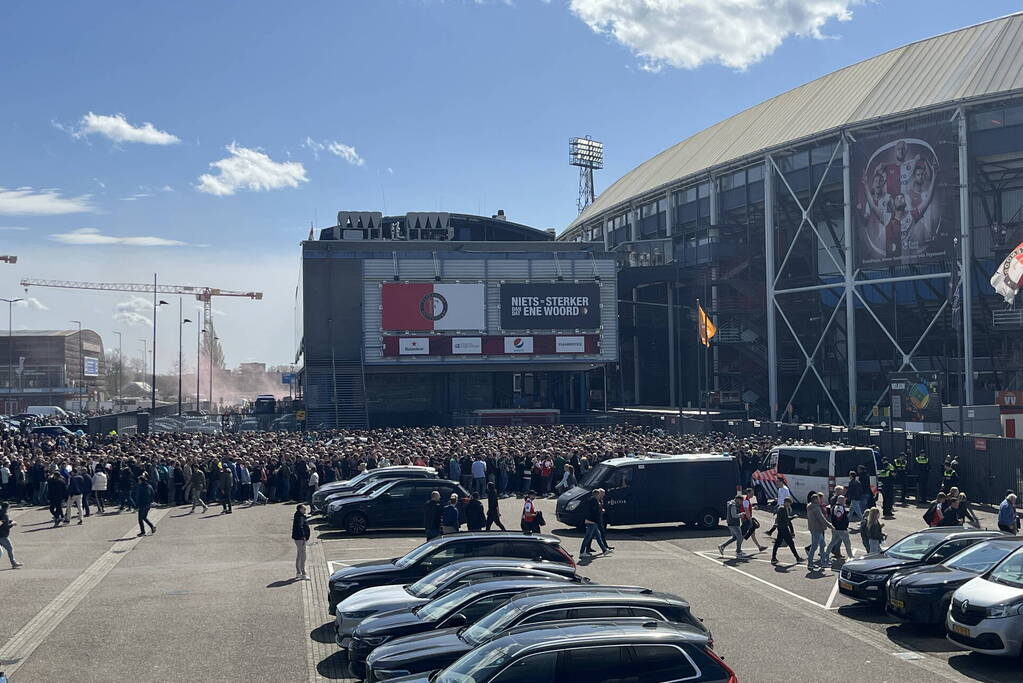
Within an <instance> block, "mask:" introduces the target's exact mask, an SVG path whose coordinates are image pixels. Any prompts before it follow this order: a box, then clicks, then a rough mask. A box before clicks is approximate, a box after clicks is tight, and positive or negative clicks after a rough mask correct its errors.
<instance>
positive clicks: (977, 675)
mask: <svg viewBox="0 0 1023 683" xmlns="http://www.w3.org/2000/svg"><path fill="white" fill-rule="evenodd" d="M948 665H949V666H951V667H952V668H953V669H955V670H956V671H958V672H959V673H960V674H962V675H963V676H964V677H966V678H971V679H973V680H975V681H989V682H992V683H1003V681H1004V683H1009V682H1010V681H1012V682H1015V681H1018V680H1019V679H1020V674H1019V660H1018V659H1015V658H1013V657H987V656H985V655H981V654H975V653H964V654H961V655H955V656H953V657H949V659H948Z"/></svg>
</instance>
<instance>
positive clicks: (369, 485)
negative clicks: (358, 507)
mask: <svg viewBox="0 0 1023 683" xmlns="http://www.w3.org/2000/svg"><path fill="white" fill-rule="evenodd" d="M396 481H401V482H415V481H434V480H433V479H432V478H430V477H426V478H422V477H419V478H405V477H395V478H393V479H380V478H376V479H367V480H366V481H365V482H363V484H362V486H360V487H359V488H357V489H349V488H343V489H341V490H340V491H337V492H336V493H332V494H330V495H329V496H327V497H326V498H324V499H323V503H324V505H323V509H324V510H325V511H326V510H327V509H328V508H329V507H330V504H331V503H333V502H334V501H336V500H341V499H342V498H351V497H352V496H368V495H369V494H371V493H373V492H374V491H377V490H379V489H383V488H387V487H388V486H390V485H391V484H393V483H394V482H396ZM437 481H440V480H437ZM446 502H447V501H445V503H446Z"/></svg>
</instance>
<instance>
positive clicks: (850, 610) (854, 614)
mask: <svg viewBox="0 0 1023 683" xmlns="http://www.w3.org/2000/svg"><path fill="white" fill-rule="evenodd" d="M837 611H838V613H839V614H841V615H842V616H843V617H849V618H850V619H855V620H856V621H864V622H867V623H868V624H889V625H891V626H898V625H899V622H897V621H895V620H894V619H892V618H891V617H889V616H888V615H887V614H885V613H884V610H882V609H881V608H880V607H879V606H878V605H873V604H868V603H856V604H853V605H843V606H841V607H839V608H838V610H837Z"/></svg>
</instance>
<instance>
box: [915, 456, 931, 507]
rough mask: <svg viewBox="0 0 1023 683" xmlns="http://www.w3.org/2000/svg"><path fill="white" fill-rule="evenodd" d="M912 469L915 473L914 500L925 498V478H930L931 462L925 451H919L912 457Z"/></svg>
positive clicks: (918, 501) (924, 499) (923, 499)
mask: <svg viewBox="0 0 1023 683" xmlns="http://www.w3.org/2000/svg"><path fill="white" fill-rule="evenodd" d="M913 471H914V473H915V474H916V502H917V503H923V502H925V501H926V500H927V480H928V479H929V478H930V473H931V463H930V459H929V458H928V457H927V452H926V451H920V452H919V453H917V454H916V456H915V457H914V458H913Z"/></svg>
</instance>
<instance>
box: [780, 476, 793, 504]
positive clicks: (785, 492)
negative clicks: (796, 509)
mask: <svg viewBox="0 0 1023 683" xmlns="http://www.w3.org/2000/svg"><path fill="white" fill-rule="evenodd" d="M786 498H792V491H789V485H788V484H786V483H785V482H784V481H783V482H782V483H781V486H779V487H778V507H781V506H782V505H784V504H785V499H786ZM793 500H795V499H793Z"/></svg>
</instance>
